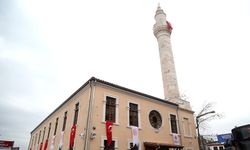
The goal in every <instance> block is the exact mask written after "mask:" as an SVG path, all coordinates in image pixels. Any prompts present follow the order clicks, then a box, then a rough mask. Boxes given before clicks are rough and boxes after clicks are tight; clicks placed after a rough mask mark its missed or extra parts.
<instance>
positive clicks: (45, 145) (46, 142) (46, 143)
mask: <svg viewBox="0 0 250 150" xmlns="http://www.w3.org/2000/svg"><path fill="white" fill-rule="evenodd" d="M47 146H48V139H47V140H46V141H45V144H44V148H43V150H46V149H47Z"/></svg>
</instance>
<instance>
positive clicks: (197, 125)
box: [196, 111, 215, 150]
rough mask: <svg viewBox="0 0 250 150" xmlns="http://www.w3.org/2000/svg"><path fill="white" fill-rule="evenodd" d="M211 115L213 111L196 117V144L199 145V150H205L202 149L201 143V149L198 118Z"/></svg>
mask: <svg viewBox="0 0 250 150" xmlns="http://www.w3.org/2000/svg"><path fill="white" fill-rule="evenodd" d="M212 113H215V111H209V112H206V113H204V114H200V115H198V116H196V129H197V132H198V143H199V148H200V150H201V149H202V150H205V147H204V144H203V142H202V147H201V139H200V129H199V126H200V123H199V121H198V119H199V118H200V117H202V116H206V115H208V114H212Z"/></svg>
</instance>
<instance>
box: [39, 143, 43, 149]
mask: <svg viewBox="0 0 250 150" xmlns="http://www.w3.org/2000/svg"><path fill="white" fill-rule="evenodd" d="M42 148H43V142H42V143H41V144H40V148H39V150H42Z"/></svg>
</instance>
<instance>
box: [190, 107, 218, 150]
mask: <svg viewBox="0 0 250 150" xmlns="http://www.w3.org/2000/svg"><path fill="white" fill-rule="evenodd" d="M221 117H222V115H221V114H219V113H216V112H215V111H214V110H213V103H211V102H209V103H205V104H204V106H203V107H202V109H201V111H200V112H199V113H198V114H197V116H196V117H195V118H196V128H197V132H198V142H199V147H200V150H205V149H206V148H205V146H204V143H203V140H202V139H203V138H201V136H200V130H199V129H200V127H201V128H203V129H206V128H207V123H208V122H209V121H211V120H214V119H220V118H221Z"/></svg>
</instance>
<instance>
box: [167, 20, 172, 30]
mask: <svg viewBox="0 0 250 150" xmlns="http://www.w3.org/2000/svg"><path fill="white" fill-rule="evenodd" d="M167 25H168V30H173V27H172V25H171V23H170V22H168V21H167Z"/></svg>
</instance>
